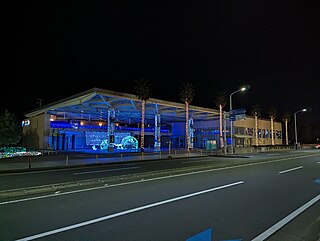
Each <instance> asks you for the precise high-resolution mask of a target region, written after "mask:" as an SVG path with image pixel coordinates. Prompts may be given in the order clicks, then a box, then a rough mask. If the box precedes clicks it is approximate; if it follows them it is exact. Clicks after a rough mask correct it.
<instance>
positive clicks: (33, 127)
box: [22, 114, 49, 148]
mask: <svg viewBox="0 0 320 241" xmlns="http://www.w3.org/2000/svg"><path fill="white" fill-rule="evenodd" d="M28 120H29V121H30V122H29V125H28V126H24V127H23V128H22V145H23V146H25V147H27V148H46V144H47V139H48V136H49V133H47V132H48V131H47V132H46V131H45V129H46V124H45V121H46V115H45V114H41V115H38V116H35V117H32V118H29V119H28Z"/></svg>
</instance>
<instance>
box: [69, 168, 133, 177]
mask: <svg viewBox="0 0 320 241" xmlns="http://www.w3.org/2000/svg"><path fill="white" fill-rule="evenodd" d="M137 168H139V167H124V168H115V169H106V170H98V171H90V172H75V173H73V175H84V174H91V173H99V172H114V171H122V170H129V169H137Z"/></svg>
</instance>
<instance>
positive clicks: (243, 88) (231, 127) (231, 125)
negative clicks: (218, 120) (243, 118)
mask: <svg viewBox="0 0 320 241" xmlns="http://www.w3.org/2000/svg"><path fill="white" fill-rule="evenodd" d="M247 89H249V86H247V87H242V88H241V89H238V90H236V91H234V92H232V93H231V94H230V96H229V98H230V106H229V109H230V113H229V114H231V111H232V95H234V94H235V93H237V92H240V91H242V92H243V91H245V90H247ZM230 135H231V153H233V120H231V119H230Z"/></svg>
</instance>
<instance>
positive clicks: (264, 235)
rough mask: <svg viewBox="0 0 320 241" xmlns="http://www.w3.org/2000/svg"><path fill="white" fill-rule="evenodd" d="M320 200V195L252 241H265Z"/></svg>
mask: <svg viewBox="0 0 320 241" xmlns="http://www.w3.org/2000/svg"><path fill="white" fill-rule="evenodd" d="M319 200H320V194H319V195H318V196H316V197H315V198H313V199H311V200H310V201H309V202H307V203H305V204H304V205H302V206H301V207H300V208H298V209H297V210H295V211H294V212H292V213H290V214H289V215H288V216H287V217H285V218H284V219H282V220H280V221H279V222H277V223H276V224H275V225H273V226H272V227H270V228H269V229H267V230H266V231H264V232H263V233H262V234H260V235H259V236H257V237H255V238H254V239H252V240H251V241H263V240H265V239H267V238H268V237H270V236H271V235H272V234H273V233H275V232H277V231H278V230H279V229H280V228H282V227H283V226H284V225H286V224H287V223H289V222H290V221H291V220H292V219H294V218H295V217H297V216H298V215H299V214H301V213H302V212H304V211H305V210H306V209H307V208H309V207H311V206H312V205H313V204H315V203H316V202H317V201H319Z"/></svg>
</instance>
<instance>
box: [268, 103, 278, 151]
mask: <svg viewBox="0 0 320 241" xmlns="http://www.w3.org/2000/svg"><path fill="white" fill-rule="evenodd" d="M268 116H269V118H270V121H271V145H273V146H274V134H273V129H274V128H273V120H274V119H275V118H276V116H277V109H276V108H275V107H271V108H270V109H269V111H268Z"/></svg>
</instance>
